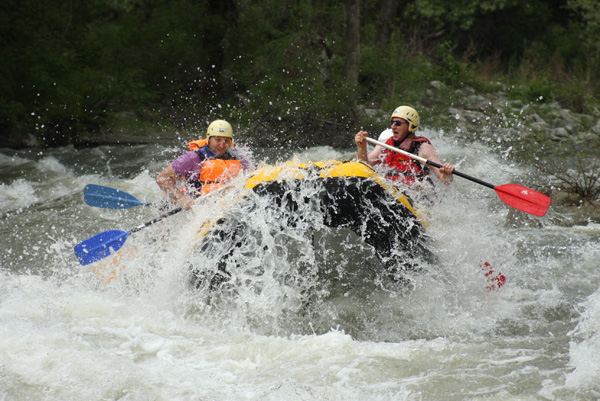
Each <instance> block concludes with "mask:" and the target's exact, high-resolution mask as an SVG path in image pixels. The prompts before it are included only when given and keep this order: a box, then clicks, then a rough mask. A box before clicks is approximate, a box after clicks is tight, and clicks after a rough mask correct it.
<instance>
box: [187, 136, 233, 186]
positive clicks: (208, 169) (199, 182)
mask: <svg viewBox="0 0 600 401" xmlns="http://www.w3.org/2000/svg"><path fill="white" fill-rule="evenodd" d="M232 146H233V143H232ZM188 149H190V150H194V151H196V152H197V153H198V155H199V156H200V159H201V160H202V170H200V176H199V177H198V179H196V180H193V181H192V182H190V184H192V185H194V186H195V187H196V188H198V194H199V195H206V194H207V193H209V192H212V191H214V190H216V189H219V188H221V187H223V186H224V185H225V184H227V183H228V182H229V181H231V180H232V179H234V178H235V177H237V175H238V174H239V173H240V171H241V170H242V163H240V161H239V160H237V158H235V156H233V155H231V154H230V153H229V152H227V153H225V154H224V155H222V156H217V155H215V154H214V153H213V152H212V151H211V150H210V149H209V148H208V141H207V140H206V139H199V140H197V141H192V142H190V143H188Z"/></svg>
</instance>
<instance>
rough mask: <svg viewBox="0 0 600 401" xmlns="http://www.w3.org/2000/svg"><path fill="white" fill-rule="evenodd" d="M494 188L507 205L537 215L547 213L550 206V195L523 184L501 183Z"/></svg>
mask: <svg viewBox="0 0 600 401" xmlns="http://www.w3.org/2000/svg"><path fill="white" fill-rule="evenodd" d="M494 190H495V191H496V193H497V194H498V196H499V197H500V199H502V200H503V201H504V203H506V204H507V205H509V206H512V207H514V208H515V209H519V210H522V211H524V212H525V213H530V214H533V215H535V216H543V215H545V214H546V211H548V207H549V206H550V198H549V197H547V196H546V195H544V194H541V193H539V192H536V191H534V190H533V189H529V188H527V187H524V186H521V185H517V184H505V185H499V186H497V187H494Z"/></svg>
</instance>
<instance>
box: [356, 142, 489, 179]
mask: <svg viewBox="0 0 600 401" xmlns="http://www.w3.org/2000/svg"><path fill="white" fill-rule="evenodd" d="M365 139H366V140H367V142H370V143H372V144H374V145H379V146H381V147H384V148H386V149H389V150H391V151H393V152H398V153H400V154H403V155H404V156H408V157H410V158H412V159H415V160H418V161H420V162H421V163H423V164H428V165H430V166H433V167H437V168H441V167H442V165H441V164H439V163H436V162H432V161H431V160H427V159H425V158H424V157H421V156H417V155H415V154H412V153H410V152H407V151H405V150H402V149H398V148H396V147H394V146H391V145H388V144H386V143H383V142H379V141H377V140H375V139H372V138H368V137H367V138H365ZM452 174H454V175H457V176H459V177H462V178H466V179H467V180H470V181H473V182H476V183H477V184H481V185H483V186H486V187H488V188H491V189H495V188H496V187H495V186H494V185H492V184H490V183H489V182H485V181H483V180H480V179H479V178H475V177H471V176H470V175H467V174H465V173H461V172H460V171H457V170H454V171H453V172H452Z"/></svg>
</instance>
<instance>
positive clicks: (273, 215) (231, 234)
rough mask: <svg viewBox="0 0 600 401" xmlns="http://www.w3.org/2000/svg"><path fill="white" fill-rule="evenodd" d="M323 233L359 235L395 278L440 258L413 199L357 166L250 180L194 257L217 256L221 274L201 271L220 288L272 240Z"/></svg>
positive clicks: (299, 167)
mask: <svg viewBox="0 0 600 401" xmlns="http://www.w3.org/2000/svg"><path fill="white" fill-rule="evenodd" d="M251 216H252V217H251ZM256 216H258V217H256ZM257 219H258V220H261V219H262V220H264V223H265V224H260V223H257ZM262 220H261V222H262ZM318 226H326V227H331V228H349V229H351V230H352V231H354V233H356V235H357V236H358V237H359V238H360V239H361V240H362V241H363V242H364V243H366V244H368V245H370V246H372V248H373V249H374V251H375V252H376V253H377V256H378V258H379V259H380V260H381V262H382V265H383V266H384V268H385V269H386V270H387V271H388V272H389V273H391V274H397V273H398V272H399V271H402V270H407V269H413V270H414V269H415V261H416V260H418V261H423V260H425V261H431V260H432V259H433V256H432V254H431V252H430V250H429V249H428V246H427V234H426V223H425V222H424V220H423V218H422V216H421V215H420V214H419V212H418V211H417V210H416V208H415V205H414V204H413V202H412V200H411V199H410V198H409V197H408V196H407V195H405V194H404V193H403V192H401V191H400V190H399V189H398V188H396V187H394V186H393V185H392V184H391V182H390V181H388V180H386V179H385V178H383V177H382V176H380V175H379V174H377V173H376V172H375V171H374V170H373V169H372V168H371V167H370V166H368V165H366V164H363V163H361V162H356V161H351V162H340V161H335V160H327V161H320V162H309V163H301V162H286V163H281V164H277V165H272V166H265V167H261V168H259V169H257V170H256V171H255V172H254V173H253V174H252V175H251V176H249V177H248V178H247V180H246V182H245V184H244V189H243V191H242V195H241V196H240V198H239V199H238V201H237V202H236V207H234V208H229V210H228V211H227V212H224V214H223V215H222V216H220V217H217V218H214V219H213V220H211V221H208V222H206V223H205V224H204V226H203V227H202V228H201V230H200V231H199V233H198V240H199V241H198V246H197V247H196V248H195V251H194V252H198V253H199V254H202V255H212V256H211V257H212V258H213V259H212V261H213V262H216V265H217V266H218V270H213V271H212V273H211V274H207V273H206V272H205V271H204V272H203V271H202V270H203V269H202V268H201V267H199V266H194V267H193V268H192V269H193V272H194V275H193V276H194V280H195V282H196V284H197V285H201V283H206V282H207V281H208V282H210V287H211V288H215V287H218V286H219V285H220V284H222V283H223V282H224V281H227V280H228V277H229V276H230V273H229V272H230V271H231V269H235V268H237V267H239V266H240V264H243V263H244V260H246V261H247V260H250V259H252V260H256V258H257V257H260V254H261V253H268V252H267V250H268V248H269V247H270V246H275V245H274V243H273V241H268V240H267V239H265V237H268V236H272V237H276V236H277V235H278V232H281V231H285V230H286V228H289V229H290V230H293V229H295V230H297V229H300V230H304V231H306V232H307V235H308V234H309V233H308V231H310V230H311V229H312V228H313V227H318ZM203 264H204V263H203ZM417 265H418V262H417ZM417 269H418V267H417Z"/></svg>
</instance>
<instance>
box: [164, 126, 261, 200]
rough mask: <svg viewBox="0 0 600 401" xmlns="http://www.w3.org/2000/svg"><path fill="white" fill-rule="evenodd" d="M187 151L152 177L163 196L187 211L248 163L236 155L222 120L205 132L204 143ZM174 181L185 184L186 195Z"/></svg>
mask: <svg viewBox="0 0 600 401" xmlns="http://www.w3.org/2000/svg"><path fill="white" fill-rule="evenodd" d="M188 149H190V150H188V151H187V152H185V153H184V154H182V155H181V156H179V157H178V158H177V159H176V160H175V161H173V162H172V163H171V164H169V165H168V166H167V167H165V168H164V169H163V171H161V172H160V173H159V174H158V176H157V177H156V183H157V184H158V186H159V187H160V188H161V189H162V190H163V191H164V192H165V193H166V194H167V196H168V197H169V198H170V199H172V200H174V201H176V202H177V203H179V205H180V206H181V207H182V208H183V209H185V210H189V209H190V208H191V207H192V205H193V204H194V199H195V198H196V197H197V196H199V195H204V194H206V193H209V192H211V191H214V190H215V189H218V188H220V187H222V186H223V185H225V183H226V182H228V181H230V180H231V179H233V178H235V177H236V176H237V175H238V174H239V172H240V171H241V170H244V171H248V170H250V169H251V168H252V166H251V163H250V162H249V161H248V159H246V158H245V157H244V156H243V155H241V154H239V152H238V151H237V149H236V148H235V146H234V144H233V129H232V128H231V125H230V124H229V123H228V122H227V121H225V120H215V121H213V122H212V123H211V124H210V125H209V126H208V130H207V131H206V139H201V140H197V141H193V142H190V143H189V144H188ZM177 181H185V182H186V183H187V187H188V188H187V189H186V191H180V190H179V189H178V188H177Z"/></svg>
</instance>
